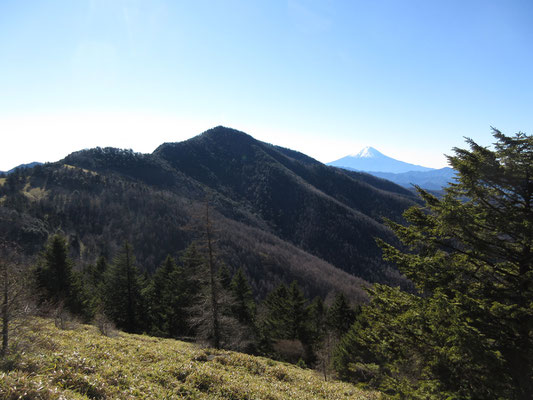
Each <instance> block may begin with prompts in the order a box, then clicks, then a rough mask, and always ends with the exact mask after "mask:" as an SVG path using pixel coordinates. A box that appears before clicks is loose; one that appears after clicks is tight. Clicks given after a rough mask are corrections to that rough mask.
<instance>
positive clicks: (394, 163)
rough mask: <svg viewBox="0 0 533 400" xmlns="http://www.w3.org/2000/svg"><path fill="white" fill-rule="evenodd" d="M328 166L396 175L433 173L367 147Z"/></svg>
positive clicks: (429, 169) (425, 168)
mask: <svg viewBox="0 0 533 400" xmlns="http://www.w3.org/2000/svg"><path fill="white" fill-rule="evenodd" d="M327 165H331V166H333V167H341V168H347V169H352V170H357V171H366V172H392V173H395V174H398V173H403V172H411V171H431V170H432V169H433V168H427V167H422V166H420V165H415V164H409V163H406V162H403V161H399V160H395V159H394V158H391V157H387V156H386V155H384V154H382V153H380V152H379V151H377V150H376V149H374V148H373V147H365V148H364V149H362V150H361V151H360V152H358V153H355V154H351V155H348V156H346V157H342V158H339V159H338V160H336V161H332V162H330V163H328V164H327Z"/></svg>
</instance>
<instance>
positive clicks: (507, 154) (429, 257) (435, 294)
mask: <svg viewBox="0 0 533 400" xmlns="http://www.w3.org/2000/svg"><path fill="white" fill-rule="evenodd" d="M494 137H495V138H496V143H495V145H494V149H493V150H491V149H489V148H485V147H482V146H479V145H478V144H476V143H475V142H473V141H472V140H469V139H467V142H468V144H469V145H470V149H469V150H467V149H454V152H455V155H454V156H451V157H449V158H448V159H449V162H450V164H451V166H452V167H453V168H454V169H455V170H456V171H457V172H458V176H457V181H456V182H455V183H452V184H451V186H450V187H449V188H448V189H447V190H446V194H445V196H444V197H442V198H437V197H435V196H433V195H431V194H430V193H427V192H425V191H423V190H419V192H420V194H421V196H422V198H423V199H424V201H425V206H424V207H414V208H411V209H410V210H408V211H407V212H406V213H405V217H406V219H407V221H408V222H409V225H408V226H401V225H399V224H395V223H392V222H389V225H390V227H391V228H392V229H393V230H394V232H395V233H396V234H397V236H398V237H399V238H400V240H401V241H402V242H403V243H404V245H405V246H406V247H407V251H404V250H401V249H397V248H395V247H393V246H391V245H388V244H385V243H381V245H382V247H383V249H384V254H385V257H386V259H388V260H390V261H394V262H395V263H396V264H397V265H398V266H399V268H400V270H401V271H402V272H403V273H404V274H406V276H407V277H409V278H410V279H411V280H412V281H413V282H414V284H415V285H416V287H417V289H418V291H419V293H420V295H413V294H408V293H404V292H401V291H399V290H398V289H393V288H389V287H386V286H382V285H376V287H375V288H374V289H373V290H372V291H371V294H372V302H371V304H370V306H369V307H365V309H364V311H363V313H362V314H361V316H360V318H358V321H357V323H356V324H355V325H354V326H353V328H352V329H351V330H350V331H349V333H348V334H347V336H346V337H345V338H344V339H343V341H342V343H341V346H340V347H339V349H338V352H337V358H336V366H337V370H338V371H339V373H340V375H341V376H342V377H344V378H347V379H353V380H357V381H366V382H370V383H372V384H373V385H375V386H377V387H381V388H383V389H387V390H388V391H390V392H392V393H393V394H396V395H398V396H408V397H410V398H424V399H426V398H442V397H443V396H444V397H446V396H449V397H450V398H465V399H474V398H484V399H488V398H494V399H496V398H505V399H519V400H525V399H530V398H531V393H533V252H532V246H533V207H532V206H533V179H532V177H533V137H532V136H528V135H525V134H522V133H519V134H517V135H515V136H511V137H509V136H505V135H503V134H502V133H501V132H499V131H497V130H495V132H494Z"/></svg>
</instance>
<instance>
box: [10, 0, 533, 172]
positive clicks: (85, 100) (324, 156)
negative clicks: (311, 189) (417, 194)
mask: <svg viewBox="0 0 533 400" xmlns="http://www.w3.org/2000/svg"><path fill="white" fill-rule="evenodd" d="M531 21H533V2H531V1H529V0H525V1H518V0H516V1H513V0H501V1H491V0H484V1H474V0H461V1H453V0H452V1H450V0H447V1H430V0H424V1H410V0H406V1H396V0H391V1H381V0H372V1H358V0H353V1H330V0H323V1H307V0H289V1H274V0H270V1H253V0H246V1H232V0H225V1H216V0H211V1H202V0H195V1H176V0H174V1H172V0H169V1H164V0H150V1H142V0H92V1H87V0H77V1H72V0H68V1H53V0H48V1H44V0H43V1H36V0H35V1H32V0H28V1H24V2H22V1H17V0H1V1H0V134H1V146H0V170H6V169H9V168H11V167H13V166H15V165H18V164H20V163H23V162H30V161H34V160H37V161H55V160H58V159H60V158H62V157H64V156H65V155H66V154H68V153H69V152H72V151H75V150H79V149H82V148H88V147H94V146H115V147H122V148H132V149H133V150H136V151H142V152H151V151H152V150H153V149H154V148H155V147H157V145H159V144H160V143H162V142H165V141H181V140H184V139H187V138H189V137H192V136H194V135H196V134H198V133H201V132H202V131H204V130H206V129H208V128H210V127H213V126H215V125H225V126H230V127H233V128H236V129H240V130H243V131H245V132H247V133H249V134H251V135H252V136H254V137H256V138H257V139H260V140H264V141H267V142H270V143H274V144H278V145H282V146H284V147H289V148H293V149H295V150H299V151H302V152H304V153H306V154H309V155H310V156H312V157H315V158H317V159H318V160H320V161H323V162H329V161H332V160H334V159H337V158H340V157H342V156H344V155H346V154H349V153H355V152H357V151H358V150H360V148H362V147H364V146H367V145H368V146H373V147H375V148H377V149H378V150H380V151H381V152H383V153H384V154H386V155H389V156H391V157H395V158H398V159H401V160H404V161H409V162H412V163H415V164H422V165H426V166H431V167H442V166H445V164H446V162H445V158H444V156H443V153H447V154H450V152H451V148H452V147H454V146H459V147H461V146H463V145H464V140H463V137H464V136H468V137H472V138H473V139H474V140H476V141H478V142H479V143H481V144H484V145H488V144H490V143H491V141H492V137H491V136H490V126H494V127H497V128H499V129H501V130H502V131H504V132H505V133H509V134H511V133H515V132H517V131H524V132H527V133H528V134H531V133H532V131H533V24H532V23H531Z"/></svg>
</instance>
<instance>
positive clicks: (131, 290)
mask: <svg viewBox="0 0 533 400" xmlns="http://www.w3.org/2000/svg"><path fill="white" fill-rule="evenodd" d="M104 288H105V290H104V309H105V313H106V315H108V316H109V317H110V318H111V319H112V320H113V322H114V323H115V324H116V325H117V327H119V328H121V329H124V330H125V331H126V332H136V331H138V330H139V328H140V327H141V325H142V324H141V322H142V306H143V299H142V297H141V289H142V288H141V276H140V272H139V269H138V267H137V266H136V264H135V257H134V255H133V249H132V247H131V245H130V244H129V243H128V242H124V245H123V246H122V249H121V250H120V252H119V253H118V254H117V255H116V256H115V258H114V259H113V263H112V264H111V265H110V266H109V268H108V271H107V273H106V281H105V284H104Z"/></svg>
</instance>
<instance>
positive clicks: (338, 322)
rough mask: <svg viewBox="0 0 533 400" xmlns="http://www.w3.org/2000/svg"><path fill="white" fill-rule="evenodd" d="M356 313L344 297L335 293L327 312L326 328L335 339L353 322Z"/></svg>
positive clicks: (346, 330)
mask: <svg viewBox="0 0 533 400" xmlns="http://www.w3.org/2000/svg"><path fill="white" fill-rule="evenodd" d="M355 316H356V311H355V310H354V309H352V307H351V306H350V304H349V303H348V300H347V299H346V296H345V295H344V294H343V293H337V295H336V296H335V300H334V301H333V304H332V305H331V307H330V308H329V312H328V327H329V328H330V329H331V330H333V332H334V333H335V334H336V335H337V337H339V338H340V337H341V336H342V335H344V334H345V333H346V332H348V330H349V329H350V327H351V326H352V324H353V323H354V321H355Z"/></svg>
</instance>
